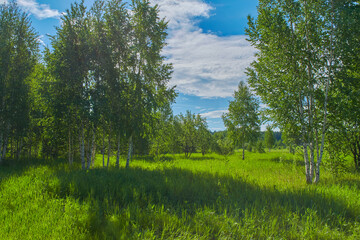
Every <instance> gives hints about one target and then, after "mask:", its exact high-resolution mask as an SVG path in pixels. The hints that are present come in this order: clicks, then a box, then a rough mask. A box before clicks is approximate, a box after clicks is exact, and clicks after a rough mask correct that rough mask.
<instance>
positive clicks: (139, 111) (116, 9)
mask: <svg viewBox="0 0 360 240" xmlns="http://www.w3.org/2000/svg"><path fill="white" fill-rule="evenodd" d="M158 12H159V10H158V7H157V6H151V5H150V3H149V1H146V0H133V1H132V2H131V4H129V5H126V4H124V3H123V2H122V1H121V0H109V1H102V0H98V1H95V3H94V4H93V5H92V7H91V8H89V9H87V8H86V7H85V5H84V1H81V2H79V3H74V4H72V5H71V7H70V9H68V10H67V11H66V13H65V14H63V15H62V17H61V26H60V27H58V28H57V29H56V30H57V32H56V35H55V36H52V37H51V49H49V48H46V50H45V52H44V54H42V55H41V54H40V53H39V36H38V34H37V33H36V31H35V29H34V28H33V27H32V26H31V22H30V20H29V16H28V15H27V14H26V13H24V12H22V11H21V10H20V9H19V7H18V6H17V5H16V3H14V2H11V3H9V4H2V5H0V44H1V47H0V51H1V53H0V64H1V67H0V68H1V72H0V74H1V75H0V102H1V105H0V150H1V159H3V158H5V157H6V156H7V154H10V155H11V157H13V158H15V157H17V158H19V157H21V156H22V155H27V156H29V157H31V156H39V155H42V156H45V157H49V158H50V157H52V158H53V157H57V156H63V155H64V154H65V153H66V154H67V158H68V159H69V163H70V164H72V163H73V161H74V156H75V157H79V158H80V159H81V164H82V168H89V167H90V165H91V163H92V162H93V158H94V157H95V153H96V152H97V151H98V149H99V147H100V149H101V152H102V153H103V155H105V149H107V150H108V152H107V154H108V158H107V163H105V162H106V161H105V159H104V157H103V159H104V165H107V166H108V165H109V158H110V155H111V150H112V149H116V151H117V162H116V165H118V164H119V154H120V146H121V143H122V142H126V143H127V144H128V158H127V163H126V165H127V166H129V161H130V158H131V155H132V153H133V148H134V142H135V141H140V140H139V139H141V138H143V137H144V136H146V135H147V134H151V132H152V129H153V128H154V124H155V123H156V120H157V114H158V112H159V111H160V110H161V109H163V108H166V106H168V105H169V104H171V103H172V102H173V101H174V99H175V96H176V94H175V91H174V87H172V88H169V87H168V86H167V85H168V81H169V79H170V76H171V73H172V66H171V65H170V64H166V63H165V61H164V60H165V58H164V56H162V55H161V51H162V49H163V47H164V46H165V38H166V35H167V33H166V27H167V23H166V22H165V20H164V19H160V18H159V16H158ZM113 142H114V143H113ZM99 143H100V144H99ZM105 144H107V146H106V147H105ZM112 144H113V145H115V146H112ZM1 159H0V161H1Z"/></svg>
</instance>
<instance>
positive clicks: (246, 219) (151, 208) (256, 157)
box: [0, 150, 360, 239]
mask: <svg viewBox="0 0 360 240" xmlns="http://www.w3.org/2000/svg"><path fill="white" fill-rule="evenodd" d="M246 154H247V155H246V160H245V161H243V160H241V153H236V154H235V155H232V156H230V157H228V158H227V159H225V158H224V157H222V156H219V155H216V154H208V155H205V157H202V156H201V154H194V155H193V156H192V158H191V159H185V158H184V157H183V155H175V156H173V155H169V156H166V157H165V158H164V159H163V161H154V160H153V159H152V158H149V157H137V158H136V159H135V160H134V161H133V162H131V168H130V169H125V168H124V167H121V168H120V169H116V168H114V166H111V167H110V168H109V169H103V168H102V167H101V164H102V158H101V156H98V159H97V160H96V163H95V168H93V169H91V170H88V171H82V170H80V166H75V167H72V168H69V166H68V165H67V163H66V161H64V160H57V161H50V162H46V161H43V160H32V161H19V162H16V161H6V162H5V163H4V164H3V165H2V166H0V206H1V211H0V238H2V239H43V238H48V239H360V217H359V216H360V199H359V196H360V176H359V174H356V173H347V174H344V175H341V176H340V177H337V178H334V177H333V176H332V175H331V174H330V173H328V172H326V171H322V176H321V177H322V178H321V183H320V184H318V185H316V186H312V185H307V184H306V183H305V177H304V174H303V172H304V170H303V169H304V167H303V164H302V161H301V159H300V157H299V156H296V155H295V156H294V155H289V154H287V153H285V152H283V151H280V150H279V151H272V152H271V153H266V154H256V153H246ZM114 162H115V160H114V159H112V163H114ZM124 165H125V160H124V159H123V160H122V166H124Z"/></svg>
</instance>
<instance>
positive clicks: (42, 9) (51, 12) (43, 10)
mask: <svg viewBox="0 0 360 240" xmlns="http://www.w3.org/2000/svg"><path fill="white" fill-rule="evenodd" d="M16 2H17V4H18V5H19V6H20V7H21V8H23V9H24V10H25V11H27V12H29V13H30V14H33V15H34V16H35V17H37V18H38V19H45V18H59V17H60V16H61V13H60V12H59V11H58V10H56V9H51V8H50V6H49V5H48V4H39V3H38V2H36V1H35V0H17V1H16Z"/></svg>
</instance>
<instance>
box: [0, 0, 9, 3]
mask: <svg viewBox="0 0 360 240" xmlns="http://www.w3.org/2000/svg"><path fill="white" fill-rule="evenodd" d="M6 3H8V2H7V0H0V4H6Z"/></svg>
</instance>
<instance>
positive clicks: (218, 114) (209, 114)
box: [200, 110, 229, 118]
mask: <svg viewBox="0 0 360 240" xmlns="http://www.w3.org/2000/svg"><path fill="white" fill-rule="evenodd" d="M228 112H229V111H228V110H216V111H211V112H206V113H201V114H200V115H201V116H202V117H205V118H221V116H222V115H223V114H224V113H228Z"/></svg>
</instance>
